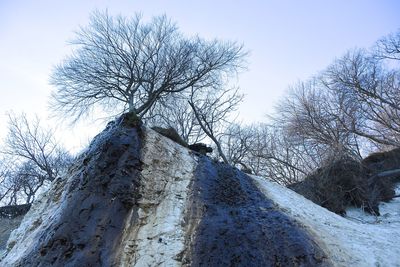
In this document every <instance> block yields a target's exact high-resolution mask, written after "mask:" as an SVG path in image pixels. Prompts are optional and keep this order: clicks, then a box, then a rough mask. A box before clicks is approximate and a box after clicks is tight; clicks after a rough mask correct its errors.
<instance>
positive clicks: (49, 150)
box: [1, 114, 72, 204]
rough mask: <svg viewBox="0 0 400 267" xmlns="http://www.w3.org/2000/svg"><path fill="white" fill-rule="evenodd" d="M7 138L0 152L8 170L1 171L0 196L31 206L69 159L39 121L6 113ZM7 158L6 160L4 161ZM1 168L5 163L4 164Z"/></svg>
mask: <svg viewBox="0 0 400 267" xmlns="http://www.w3.org/2000/svg"><path fill="white" fill-rule="evenodd" d="M8 124H9V125H8V127H9V129H8V135H7V137H6V139H5V145H4V148H3V149H2V151H1V153H2V154H3V155H4V158H5V159H3V161H5V162H7V163H5V164H7V168H5V169H4V171H3V172H2V175H1V178H2V179H3V181H2V182H1V186H2V187H4V188H5V190H3V194H2V197H3V198H6V197H7V198H8V199H9V201H8V204H16V203H17V202H18V200H19V198H22V197H25V199H26V203H31V202H32V201H33V200H34V197H35V195H36V193H37V192H38V190H39V189H40V188H41V187H42V186H43V185H44V184H45V183H48V182H51V181H53V180H54V179H56V178H58V177H60V175H61V173H62V172H63V171H64V170H66V168H67V167H68V165H69V164H70V162H71V160H72V158H71V156H70V155H69V153H68V152H67V151H66V150H65V149H63V148H62V147H61V146H60V145H59V144H58V142H56V140H55V139H54V133H53V131H52V130H51V129H47V130H44V128H43V127H42V126H41V123H40V120H39V119H38V118H36V119H33V120H29V119H28V117H27V116H26V115H25V114H21V115H19V116H16V115H13V114H9V122H8ZM7 159H8V160H7ZM3 166H4V164H3Z"/></svg>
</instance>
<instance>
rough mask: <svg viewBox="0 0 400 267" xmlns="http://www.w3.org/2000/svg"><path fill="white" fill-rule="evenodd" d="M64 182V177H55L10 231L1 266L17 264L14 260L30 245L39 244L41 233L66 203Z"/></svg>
mask: <svg viewBox="0 0 400 267" xmlns="http://www.w3.org/2000/svg"><path fill="white" fill-rule="evenodd" d="M66 182H67V180H66V179H56V180H55V181H53V183H52V186H51V187H50V190H49V191H46V192H43V193H42V194H41V195H39V196H38V198H37V200H36V201H35V203H34V204H33V205H32V207H31V208H30V210H29V212H28V213H27V214H26V215H25V217H24V219H23V220H22V222H21V224H20V226H19V227H18V228H17V229H15V230H14V231H13V232H12V233H11V235H10V238H9V239H8V242H7V249H8V250H9V251H8V253H7V255H6V257H5V258H4V259H2V260H1V264H2V265H1V266H15V265H18V264H17V263H16V261H18V260H19V259H21V258H23V257H24V256H25V255H27V254H28V251H30V250H31V248H32V247H35V246H38V245H39V237H40V236H41V233H42V232H44V231H46V229H48V227H50V225H51V224H52V223H53V222H54V221H57V217H58V216H59V215H60V214H61V213H60V210H62V209H63V206H64V203H66V201H65V198H66V190H63V189H64V187H65V184H66Z"/></svg>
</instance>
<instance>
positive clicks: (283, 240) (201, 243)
mask: <svg viewBox="0 0 400 267" xmlns="http://www.w3.org/2000/svg"><path fill="white" fill-rule="evenodd" d="M199 160H200V162H199V165H198V166H197V168H196V171H195V178H194V181H193V183H192V184H191V187H192V188H191V189H190V192H191V194H192V196H191V205H190V207H189V210H188V213H187V215H186V216H187V220H186V221H187V227H186V228H187V229H188V230H187V236H186V244H185V246H186V247H187V250H186V251H185V253H184V255H182V263H183V266H329V264H328V261H327V258H326V255H325V254H324V253H323V251H322V250H321V249H320V248H319V247H318V245H317V244H316V243H315V242H314V241H313V239H312V237H311V236H310V235H309V234H308V233H307V232H306V231H305V230H304V229H303V228H302V227H301V226H300V225H299V224H298V223H297V222H295V221H294V220H292V219H290V218H289V217H288V216H286V215H284V214H283V213H282V212H281V211H279V209H278V208H277V207H276V206H275V205H274V204H273V202H272V201H271V200H269V199H267V198H266V197H265V195H264V194H262V193H261V192H260V191H259V190H258V188H257V187H256V186H255V185H254V184H253V182H252V180H251V178H250V177H248V176H247V175H246V174H244V173H243V172H240V171H239V170H237V169H236V168H233V167H231V166H229V165H227V164H223V163H214V162H212V161H211V159H209V158H208V157H200V158H199ZM198 218H201V220H200V222H199V221H198ZM193 227H194V228H195V229H194V231H193Z"/></svg>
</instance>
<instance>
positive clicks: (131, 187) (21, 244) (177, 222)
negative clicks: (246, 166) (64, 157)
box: [0, 114, 361, 266]
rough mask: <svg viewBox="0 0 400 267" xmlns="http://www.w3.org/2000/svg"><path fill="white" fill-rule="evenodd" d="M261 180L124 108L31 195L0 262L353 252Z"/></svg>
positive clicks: (149, 261)
mask: <svg viewBox="0 0 400 267" xmlns="http://www.w3.org/2000/svg"><path fill="white" fill-rule="evenodd" d="M264 187H265V185H264V184H263V183H262V182H260V180H259V178H257V179H256V178H254V177H250V176H248V175H246V174H244V173H242V172H241V171H239V170H237V169H235V168H232V167H231V166H229V165H226V164H223V163H220V162H215V161H213V160H211V159H210V158H208V157H206V156H204V155H200V154H198V153H194V152H192V151H191V150H189V149H187V148H186V147H183V146H181V145H179V144H177V143H175V142H174V141H172V140H170V139H167V138H165V137H163V136H162V135H160V134H158V133H156V132H155V131H153V130H151V129H147V128H145V127H143V126H142V125H141V124H140V122H139V121H137V120H136V119H135V118H134V117H132V116H130V115H129V114H125V115H123V116H122V117H121V118H119V119H117V120H116V121H115V122H112V123H110V124H109V125H108V126H107V128H106V129H105V130H104V131H103V132H102V133H100V134H99V135H98V136H96V137H95V139H94V140H93V141H92V143H91V145H90V146H89V147H88V149H87V150H86V151H85V152H83V153H82V155H81V156H79V157H78V158H77V159H76V161H75V163H74V164H73V166H72V167H71V168H70V169H69V171H68V173H67V174H66V175H65V177H63V178H62V179H57V180H55V181H54V182H53V184H52V186H51V188H50V189H49V190H48V191H47V192H45V193H44V194H43V195H41V196H40V197H39V198H38V200H37V201H36V202H35V203H34V204H33V205H32V207H31V209H30V211H29V212H28V214H27V215H26V216H25V218H24V219H23V221H22V223H21V225H20V227H19V228H18V229H17V230H15V231H14V232H13V233H12V234H11V237H10V239H9V241H8V245H7V246H8V247H7V252H6V254H5V255H4V257H3V259H2V260H1V262H0V265H1V266H330V265H337V264H335V262H334V260H337V259H343V258H345V259H347V258H346V255H347V254H345V255H344V256H343V257H342V258H341V256H337V255H334V257H333V256H332V255H330V254H329V253H327V252H329V250H328V249H327V246H328V247H329V245H327V244H326V243H325V242H324V241H323V240H322V239H320V238H318V236H317V234H316V233H315V232H313V231H312V230H311V229H310V228H309V227H308V226H307V225H304V224H303V223H302V222H301V221H299V220H296V216H292V214H287V213H288V212H287V209H286V208H282V207H280V206H279V205H277V204H276V203H275V201H273V200H271V199H269V197H267V195H268V194H266V191H265V190H266V189H265V188H264ZM263 188H264V189H263ZM284 190H287V191H290V190H288V189H284ZM293 194H295V193H293ZM304 201H305V200H304ZM310 205H313V204H312V203H311V202H310ZM318 208H320V207H318ZM321 209H322V208H321ZM333 259H334V260H333ZM343 262H345V263H346V261H345V260H343ZM339 266H344V265H340V264H339ZM354 266H357V264H355V265H354ZM359 266H361V265H359Z"/></svg>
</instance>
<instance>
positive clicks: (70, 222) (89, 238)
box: [2, 118, 142, 266]
mask: <svg viewBox="0 0 400 267" xmlns="http://www.w3.org/2000/svg"><path fill="white" fill-rule="evenodd" d="M140 148H141V137H140V127H136V126H135V125H131V124H129V123H127V121H125V120H124V118H121V119H119V120H117V121H116V122H115V123H114V124H113V125H110V126H109V127H108V128H107V129H106V130H105V131H103V132H102V133H101V134H99V135H98V136H97V137H96V138H95V139H94V141H93V142H92V144H91V146H90V147H89V149H88V151H87V152H85V153H84V154H83V155H82V156H81V157H80V158H79V159H78V160H77V162H76V163H75V165H74V166H73V167H72V168H71V169H70V171H69V173H68V177H66V178H64V180H61V179H60V180H57V181H55V183H54V184H53V187H52V189H51V190H50V191H49V192H48V193H47V195H46V196H44V197H42V198H41V199H40V200H39V202H38V203H36V204H35V205H33V206H34V207H33V208H32V209H33V211H32V212H31V213H30V216H31V218H30V219H29V218H25V222H22V224H24V225H25V227H26V228H25V229H23V228H20V229H19V232H16V233H15V234H14V237H11V240H10V241H9V249H11V251H10V252H9V253H8V254H7V256H6V258H5V259H4V260H3V261H2V264H3V266H113V265H115V264H116V263H117V262H118V261H119V259H120V257H121V255H120V250H119V249H118V247H119V246H120V245H121V242H122V236H123V229H124V227H125V223H126V220H127V219H128V217H129V216H130V215H131V214H132V213H137V205H136V203H137V200H138V199H139V198H140V193H139V184H140V177H141V176H140V171H141V168H142V163H141V161H140ZM32 221H33V223H32ZM28 223H31V225H27V224H28ZM24 231H25V232H24Z"/></svg>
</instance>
